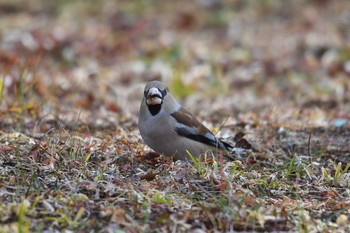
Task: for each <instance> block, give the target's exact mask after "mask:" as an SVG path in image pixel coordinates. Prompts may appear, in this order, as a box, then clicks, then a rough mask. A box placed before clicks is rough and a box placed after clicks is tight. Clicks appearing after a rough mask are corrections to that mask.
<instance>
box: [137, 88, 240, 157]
mask: <svg viewBox="0 0 350 233" xmlns="http://www.w3.org/2000/svg"><path fill="white" fill-rule="evenodd" d="M138 127H139V131H140V134H141V137H142V139H143V141H144V142H145V144H146V145H148V146H149V147H150V148H151V149H153V150H154V151H155V152H157V153H159V154H163V155H165V156H171V157H172V158H173V159H174V160H190V159H191V157H190V156H189V153H190V154H191V155H192V156H193V157H194V158H198V157H199V156H200V155H203V154H205V153H207V152H208V151H211V152H212V155H214V154H216V155H218V154H219V153H221V152H223V153H222V154H223V155H224V156H225V157H227V158H229V159H231V160H232V159H233V158H232V156H231V155H229V154H230V153H227V152H230V151H232V150H233V148H234V147H233V146H231V145H230V144H228V143H226V142H224V141H221V140H219V139H218V138H217V137H216V136H215V135H214V134H213V133H212V132H211V131H210V130H209V129H208V128H207V127H205V126H204V125H203V124H202V123H201V122H200V121H199V120H197V119H196V118H195V117H194V116H193V115H192V114H191V113H190V112H189V111H188V110H186V109H185V108H184V107H182V106H181V105H180V104H179V102H177V101H176V99H175V98H174V97H173V95H172V94H171V92H170V91H169V88H168V87H167V86H166V84H164V83H163V82H160V81H150V82H148V83H147V84H146V86H145V89H144V93H143V99H142V102H141V106H140V113H139V117H138Z"/></svg>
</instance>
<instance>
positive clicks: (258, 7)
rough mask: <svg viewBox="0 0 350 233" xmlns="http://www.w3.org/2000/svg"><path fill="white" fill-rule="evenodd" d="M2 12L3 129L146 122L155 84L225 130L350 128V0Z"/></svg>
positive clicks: (54, 4) (51, 5)
mask: <svg viewBox="0 0 350 233" xmlns="http://www.w3.org/2000/svg"><path fill="white" fill-rule="evenodd" d="M0 14H1V17H0V77H1V79H0V80H1V81H0V82H1V83H0V84H1V85H0V86H1V90H2V91H1V97H2V99H1V103H0V114H1V118H2V122H1V124H2V126H3V127H6V126H11V127H13V126H14V125H16V123H17V122H19V120H20V122H22V123H24V124H25V125H26V124H28V125H30V124H33V122H38V120H40V122H51V123H47V124H57V122H56V120H58V119H59V120H60V121H63V122H66V123H67V124H69V123H70V122H71V121H72V119H76V118H77V116H79V119H80V120H81V121H82V122H83V123H84V124H88V125H92V126H96V127H102V128H108V127H110V126H113V125H115V124H122V123H123V122H125V121H130V122H131V125H133V126H134V124H136V122H137V114H138V109H139V104H140V101H141V98H142V93H143V88H144V85H145V83H146V82H147V81H150V80H154V79H157V80H163V81H164V82H166V83H167V84H168V85H169V87H170V89H171V90H172V91H173V93H174V94H175V95H176V97H177V98H178V99H179V100H180V101H181V102H182V103H183V104H184V105H185V106H187V107H188V108H189V110H190V111H192V112H194V113H195V114H197V115H198V116H199V117H200V119H201V120H207V121H210V122H212V123H213V124H214V125H216V126H217V125H220V124H221V123H222V122H223V121H224V120H225V119H226V118H227V117H228V116H230V118H229V119H228V121H227V124H228V125H230V124H239V123H240V122H248V123H252V124H257V125H259V124H275V125H287V126H293V127H304V126H336V127H337V126H344V125H349V112H350V104H349V99H350V94H349V88H350V82H349V81H350V80H349V79H350V78H349V77H350V1H348V0H337V1H327V0H293V1H277V0H264V1H255V0H222V1H218V0H195V1H182V0H180V1H172V0H162V1H156V0H150V1H142V0H135V1H129V0H125V1H122V0H121V1H111V0H101V1H92V0H80V1H79V0H75V1H73V0H65V1H40V0H2V1H1V2H0ZM55 122H56V123H55ZM47 124H44V123H41V124H40V127H39V130H41V131H45V130H47V129H49V128H50V127H51V126H48V125H47Z"/></svg>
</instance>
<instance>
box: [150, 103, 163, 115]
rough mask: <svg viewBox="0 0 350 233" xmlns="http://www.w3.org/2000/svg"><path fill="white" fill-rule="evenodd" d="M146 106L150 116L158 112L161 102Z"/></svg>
mask: <svg viewBox="0 0 350 233" xmlns="http://www.w3.org/2000/svg"><path fill="white" fill-rule="evenodd" d="M147 107H148V110H149V112H150V113H151V114H152V116H155V115H157V114H158V113H159V112H160V109H161V108H162V104H154V105H147Z"/></svg>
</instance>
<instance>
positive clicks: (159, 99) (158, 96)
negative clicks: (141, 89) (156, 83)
mask: <svg viewBox="0 0 350 233" xmlns="http://www.w3.org/2000/svg"><path fill="white" fill-rule="evenodd" d="M145 98H146V103H147V105H157V104H162V103H163V95H162V93H161V92H160V91H159V89H158V88H156V87H152V88H150V89H149V90H148V91H147V92H146V93H145Z"/></svg>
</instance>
